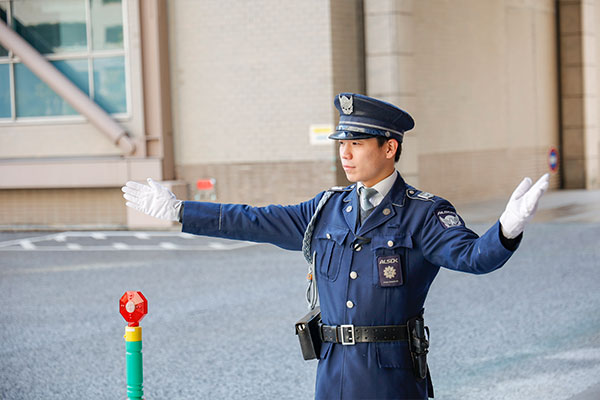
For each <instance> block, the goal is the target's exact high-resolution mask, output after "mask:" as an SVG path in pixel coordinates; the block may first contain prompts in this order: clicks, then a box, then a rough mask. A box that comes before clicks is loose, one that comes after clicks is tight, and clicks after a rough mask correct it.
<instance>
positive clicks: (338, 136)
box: [329, 131, 377, 140]
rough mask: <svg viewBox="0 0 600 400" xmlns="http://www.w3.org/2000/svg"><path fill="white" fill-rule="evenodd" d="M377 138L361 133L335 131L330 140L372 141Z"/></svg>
mask: <svg viewBox="0 0 600 400" xmlns="http://www.w3.org/2000/svg"><path fill="white" fill-rule="evenodd" d="M374 137H377V136H376V135H369V134H366V133H361V132H348V131H335V132H334V133H332V134H331V135H329V139H333V140H358V139H371V138H374Z"/></svg>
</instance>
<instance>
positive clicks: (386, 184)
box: [356, 169, 398, 207]
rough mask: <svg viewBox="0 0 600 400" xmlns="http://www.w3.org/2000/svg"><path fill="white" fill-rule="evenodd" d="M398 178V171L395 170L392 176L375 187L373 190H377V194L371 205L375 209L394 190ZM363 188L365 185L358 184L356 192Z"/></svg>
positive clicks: (372, 198)
mask: <svg viewBox="0 0 600 400" xmlns="http://www.w3.org/2000/svg"><path fill="white" fill-rule="evenodd" d="M397 177H398V171H397V170H396V169H394V172H392V173H391V174H390V176H388V177H387V178H385V179H383V180H381V181H379V182H377V183H376V184H375V185H373V189H375V190H377V194H376V195H374V196H373V197H371V203H372V204H373V205H374V206H375V207H377V206H378V205H379V203H381V201H382V200H383V198H384V197H385V196H386V195H387V194H388V193H389V191H390V189H392V186H394V182H396V178H397ZM363 186H365V185H364V184H363V183H362V182H358V183H357V184H356V190H359V189H360V188H361V187H363Z"/></svg>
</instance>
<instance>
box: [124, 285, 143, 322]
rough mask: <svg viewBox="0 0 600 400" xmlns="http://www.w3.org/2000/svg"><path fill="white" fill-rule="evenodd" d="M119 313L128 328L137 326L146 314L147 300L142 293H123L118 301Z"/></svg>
mask: <svg viewBox="0 0 600 400" xmlns="http://www.w3.org/2000/svg"><path fill="white" fill-rule="evenodd" d="M119 312H120V313H121V315H122V316H123V318H125V321H127V322H129V326H139V322H140V321H141V320H142V319H143V318H144V316H146V314H148V300H146V298H145V297H144V295H143V294H142V292H134V291H129V292H125V294H124V295H123V296H121V300H119Z"/></svg>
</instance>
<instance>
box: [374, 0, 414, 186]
mask: <svg viewBox="0 0 600 400" xmlns="http://www.w3.org/2000/svg"><path fill="white" fill-rule="evenodd" d="M364 5H365V38H366V40H365V53H366V54H365V56H366V84H367V94H368V95H369V96H373V97H376V98H379V99H382V100H385V101H389V102H390V103H392V104H395V105H397V106H398V107H400V108H402V109H404V110H406V111H408V112H409V113H410V114H411V115H412V116H413V117H415V119H416V120H417V126H416V128H415V129H414V130H412V131H409V132H408V133H407V134H406V135H405V136H404V143H403V153H402V156H401V157H400V162H399V165H398V168H399V169H400V171H401V173H402V175H403V176H404V178H405V179H406V180H408V181H409V182H410V183H411V184H413V185H418V162H417V157H418V118H417V115H415V111H416V91H417V89H416V79H415V74H414V68H415V52H414V48H413V47H414V43H415V40H414V37H413V36H414V0H387V1H382V0H365V2H364Z"/></svg>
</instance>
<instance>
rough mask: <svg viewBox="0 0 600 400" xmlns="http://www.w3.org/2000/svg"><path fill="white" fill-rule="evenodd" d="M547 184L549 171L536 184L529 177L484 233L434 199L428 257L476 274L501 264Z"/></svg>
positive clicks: (425, 231) (427, 234) (426, 229)
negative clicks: (448, 220)
mask: <svg viewBox="0 0 600 400" xmlns="http://www.w3.org/2000/svg"><path fill="white" fill-rule="evenodd" d="M547 188H548V175H547V174H546V175H544V176H542V177H541V178H540V179H539V180H538V181H537V182H536V184H535V185H533V186H532V184H531V179H529V178H525V179H524V180H523V181H522V182H521V184H519V186H518V187H517V189H516V190H515V191H514V193H513V194H512V196H511V197H510V199H509V201H508V205H507V206H506V210H505V211H504V212H503V213H502V215H501V217H500V219H499V221H498V222H496V223H495V224H494V225H493V226H492V227H491V228H490V229H489V230H488V231H487V232H486V233H485V234H483V235H482V236H481V237H479V236H478V235H477V234H475V232H473V231H471V230H470V229H468V228H467V227H465V225H464V222H463V221H462V220H461V219H459V217H458V216H457V215H456V211H455V210H454V207H452V205H451V204H450V203H448V202H446V201H440V202H436V203H434V204H433V205H432V207H431V208H430V211H429V213H428V216H427V219H426V221H425V226H424V229H423V235H422V238H421V240H422V243H423V252H424V256H425V258H426V259H427V260H429V261H430V262H431V263H433V264H435V265H438V266H443V267H446V268H450V269H455V270H459V271H464V272H471V273H476V274H483V273H487V272H491V271H493V270H495V269H497V268H500V267H501V266H502V265H504V263H505V262H506V261H507V260H508V259H509V258H510V256H511V255H512V253H513V252H514V251H515V250H516V248H517V247H518V245H519V243H520V239H521V234H522V233H523V230H524V228H525V225H526V224H527V222H529V221H530V220H531V219H532V218H533V215H534V214H535V211H536V210H537V205H538V202H539V199H540V197H541V196H542V194H543V193H544V192H545V191H546V189H547ZM443 216H451V217H452V216H454V217H455V218H456V221H457V222H456V223H454V224H448V223H444V220H443V219H442V217H443Z"/></svg>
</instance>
